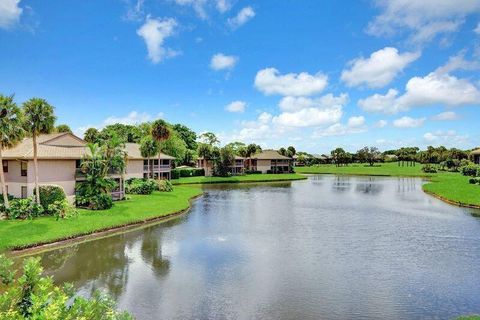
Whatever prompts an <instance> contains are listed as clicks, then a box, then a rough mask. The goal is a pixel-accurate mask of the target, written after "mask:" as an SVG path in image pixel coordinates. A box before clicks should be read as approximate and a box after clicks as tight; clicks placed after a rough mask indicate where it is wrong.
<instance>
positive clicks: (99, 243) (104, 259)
mask: <svg viewBox="0 0 480 320" xmlns="http://www.w3.org/2000/svg"><path fill="white" fill-rule="evenodd" d="M125 246H126V239H125V235H119V236H114V237H109V238H105V239H99V240H94V241H91V242H86V243H81V244H78V245H75V246H71V247H67V248H63V249H58V250H54V251H50V252H47V253H44V254H42V255H41V256H42V265H43V266H44V268H45V271H46V272H47V273H49V274H53V275H54V278H55V281H56V282H58V283H62V282H71V283H73V284H74V285H75V286H76V287H78V288H79V287H85V286H86V285H87V284H91V292H92V293H93V291H94V290H95V289H106V290H108V292H109V293H110V294H111V295H112V296H113V297H114V298H118V297H119V295H120V294H121V293H122V292H123V289H124V286H125V284H126V282H127V280H128V266H129V259H128V257H127V256H126V254H125Z"/></svg>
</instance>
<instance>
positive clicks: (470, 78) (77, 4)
mask: <svg viewBox="0 0 480 320" xmlns="http://www.w3.org/2000/svg"><path fill="white" fill-rule="evenodd" d="M479 22H480V1H479V0H462V1H461V2H458V1H455V0H436V1H433V0H432V1H422V2H421V1H415V0H371V1H370V0H363V1H353V0H352V1H314V0H309V1H300V0H299V1H287V0H285V1H278V0H277V1H274V0H262V1H243V0H143V1H142V0H111V1H107V0H105V1H80V0H79V1H74V0H70V1H60V0H58V1H54V0H52V1H33V0H32V1H29V0H0V48H1V50H0V92H1V93H3V94H12V93H14V94H15V96H16V101H17V102H18V103H21V102H23V101H25V100H27V99H28V98H30V97H33V96H38V97H43V98H45V99H47V100H48V101H49V102H50V103H51V104H52V105H54V106H55V107H56V112H57V115H58V118H59V122H61V123H67V124H69V125H70V126H71V127H72V128H73V129H74V131H75V132H76V133H78V134H81V133H82V132H83V131H84V130H85V128H88V127H90V126H95V127H98V128H101V127H102V126H105V125H106V124H109V123H113V122H123V123H136V122H141V121H145V120H152V119H155V118H157V117H163V118H164V119H166V120H167V121H169V122H172V123H177V122H180V123H184V124H186V125H187V126H190V127H191V128H193V129H194V130H195V131H197V132H204V131H212V132H215V133H216V134H218V136H219V137H220V140H221V141H222V143H228V142H230V141H234V140H240V141H244V142H257V143H260V144H261V145H262V146H264V147H274V148H277V147H280V146H285V145H291V144H293V145H295V146H297V149H300V150H305V151H309V152H313V153H322V152H327V151H329V150H331V149H333V148H334V147H337V146H342V147H345V148H346V149H348V150H350V151H355V150H357V149H359V148H360V147H362V146H364V145H376V146H378V147H379V148H380V149H382V150H385V149H389V148H395V147H398V146H401V145H417V146H420V147H425V146H427V145H440V144H444V145H446V146H449V147H451V146H457V147H461V148H472V147H476V146H480V125H478V120H479V119H480V109H479V106H480V78H479V73H478V71H479V69H480V24H479Z"/></svg>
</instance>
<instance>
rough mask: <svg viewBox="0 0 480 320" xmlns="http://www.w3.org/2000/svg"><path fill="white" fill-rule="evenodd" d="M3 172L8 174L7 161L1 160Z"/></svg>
mask: <svg viewBox="0 0 480 320" xmlns="http://www.w3.org/2000/svg"><path fill="white" fill-rule="evenodd" d="M3 172H4V173H7V172H8V160H3Z"/></svg>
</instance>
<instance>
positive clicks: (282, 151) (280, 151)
mask: <svg viewBox="0 0 480 320" xmlns="http://www.w3.org/2000/svg"><path fill="white" fill-rule="evenodd" d="M278 153H280V154H281V155H282V156H287V149H285V148H284V147H281V148H280V149H278Z"/></svg>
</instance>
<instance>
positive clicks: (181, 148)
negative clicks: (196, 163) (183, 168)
mask: <svg viewBox="0 0 480 320" xmlns="http://www.w3.org/2000/svg"><path fill="white" fill-rule="evenodd" d="M187 150H188V149H187V145H186V144H185V142H184V141H183V140H182V139H180V137H179V136H178V134H177V133H176V132H175V131H173V130H172V133H171V135H170V138H168V139H167V140H165V141H164V142H163V143H162V152H164V153H166V154H168V155H170V156H172V157H175V164H177V165H178V164H180V163H183V162H184V161H185V155H186V154H187Z"/></svg>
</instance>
